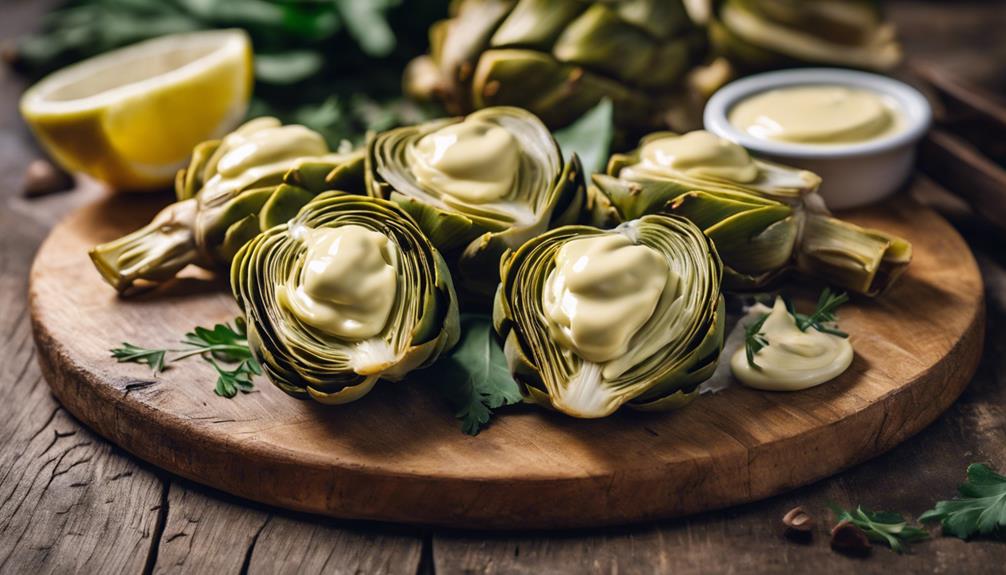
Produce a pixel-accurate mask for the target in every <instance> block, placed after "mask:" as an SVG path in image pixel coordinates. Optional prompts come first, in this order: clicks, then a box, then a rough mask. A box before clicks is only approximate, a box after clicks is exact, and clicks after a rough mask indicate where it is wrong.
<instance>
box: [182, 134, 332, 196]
mask: <svg viewBox="0 0 1006 575" xmlns="http://www.w3.org/2000/svg"><path fill="white" fill-rule="evenodd" d="M328 153H329V149H328V144H327V143H325V139H324V138H322V137H321V134H319V133H317V132H315V131H313V130H310V129H308V128H305V127H304V126H300V125H296V124H290V125H287V126H284V125H282V124H281V123H280V121H279V120H277V119H276V118H257V119H255V120H252V121H250V122H248V123H246V124H244V125H243V126H241V127H240V128H238V129H237V130H235V131H234V132H231V133H230V134H228V135H227V136H225V137H224V139H223V141H222V142H221V143H220V147H219V148H218V149H217V151H216V152H215V153H214V158H215V159H216V166H215V171H216V174H214V175H213V176H212V177H211V178H210V179H209V180H207V181H206V183H205V184H204V185H203V189H202V191H201V193H200V201H201V202H203V203H204V204H207V203H208V204H212V203H213V202H214V200H215V199H217V198H230V197H231V196H232V195H233V194H234V193H235V192H237V191H238V190H241V189H244V188H246V187H247V186H249V185H251V184H253V183H255V182H256V181H258V180H259V179H261V178H262V177H264V176H266V175H268V174H271V173H276V172H285V171H286V170H287V169H289V168H292V167H293V166H294V165H295V164H296V163H297V161H299V160H301V159H303V158H304V157H305V156H324V155H326V154H328ZM211 168H212V166H211Z"/></svg>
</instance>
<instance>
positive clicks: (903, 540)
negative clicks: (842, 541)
mask: <svg viewBox="0 0 1006 575" xmlns="http://www.w3.org/2000/svg"><path fill="white" fill-rule="evenodd" d="M829 507H830V508H831V511H832V513H834V514H835V522H836V523H841V522H842V521H846V520H847V521H849V522H850V523H852V524H853V525H855V526H856V527H859V528H860V529H862V530H863V533H865V534H866V536H867V537H868V538H869V539H870V540H871V541H876V542H878V543H886V544H887V545H888V546H889V547H890V548H891V549H893V550H894V551H897V552H898V553H903V552H904V551H905V550H906V549H907V547H906V544H907V543H915V542H917V541H922V540H924V539H928V538H929V532H928V531H926V530H925V529H922V528H920V527H914V526H911V525H909V524H908V522H907V521H905V518H904V517H902V516H901V514H899V513H892V512H890V511H868V510H866V509H863V507H862V506H859V507H856V509H855V510H854V511H848V510H845V509H842V508H841V507H838V506H837V505H829Z"/></svg>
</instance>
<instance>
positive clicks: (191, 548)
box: [154, 481, 269, 575]
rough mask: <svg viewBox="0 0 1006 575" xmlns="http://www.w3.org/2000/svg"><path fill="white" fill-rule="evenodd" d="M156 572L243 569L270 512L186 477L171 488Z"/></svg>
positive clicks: (233, 571) (236, 570) (221, 572)
mask: <svg viewBox="0 0 1006 575" xmlns="http://www.w3.org/2000/svg"><path fill="white" fill-rule="evenodd" d="M167 502H168V505H167V521H166V523H165V526H164V533H163V535H162V536H161V540H160V545H159V547H158V550H157V558H156V563H155V565H154V573H194V572H201V573H214V574H216V575H225V574H228V573H240V572H241V570H242V568H243V567H244V564H245V561H246V557H247V555H248V553H250V550H251V548H252V546H253V545H254V544H255V539H256V537H258V534H259V533H260V532H261V531H262V528H263V527H265V525H266V522H267V521H268V520H269V514H268V513H267V512H264V511H261V510H259V509H256V508H253V507H248V506H246V505H242V503H241V502H240V501H234V500H231V501H226V500H222V499H220V498H219V497H218V496H216V494H208V493H206V492H204V490H202V489H200V488H198V487H196V486H191V485H189V484H188V483H185V482H181V481H173V482H172V483H171V487H170V488H169V490H168V499H167Z"/></svg>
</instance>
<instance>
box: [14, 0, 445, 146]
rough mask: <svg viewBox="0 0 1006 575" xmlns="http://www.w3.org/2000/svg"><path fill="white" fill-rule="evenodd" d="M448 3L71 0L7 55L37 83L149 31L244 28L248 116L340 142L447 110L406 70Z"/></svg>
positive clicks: (387, 0)
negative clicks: (251, 90)
mask: <svg viewBox="0 0 1006 575" xmlns="http://www.w3.org/2000/svg"><path fill="white" fill-rule="evenodd" d="M448 4H449V2H448V0H420V1H415V0H410V1H408V2H406V1H404V0H226V1H220V0H72V1H70V2H68V3H67V4H65V5H64V6H63V7H62V8H59V9H57V10H54V11H53V12H51V13H49V14H48V15H47V16H46V18H45V21H44V23H43V25H42V28H41V30H40V31H39V32H38V33H36V34H33V35H28V36H24V37H22V38H20V39H18V40H17V42H16V44H15V45H14V47H13V49H12V50H8V51H7V52H6V53H5V58H6V59H7V60H8V62H9V63H10V64H11V65H12V66H13V67H14V68H15V69H17V70H18V71H19V72H21V73H22V74H24V75H26V76H27V77H28V78H29V79H31V80H35V79H38V78H40V77H42V76H44V75H45V74H47V73H49V72H51V71H53V70H56V69H59V68H61V67H63V66H66V65H68V64H71V63H73V62H77V61H79V60H83V59H85V58H87V57H90V56H93V55H96V54H100V53H102V52H107V51H108V50H112V49H114V48H118V47H121V46H125V45H128V44H132V43H134V42H138V41H141V40H146V39H148V38H153V37H156V36H162V35H165V34H172V33H177V32H190V31H194V30H203V29H211V28H231V27H233V28H243V29H245V30H247V31H248V33H249V34H250V35H251V38H252V43H253V46H254V50H255V79H256V85H255V96H254V99H253V101H252V105H251V108H250V110H249V116H260V115H266V114H268V115H274V116H277V117H279V118H280V119H282V120H284V121H285V122H296V123H301V124H305V125H308V126H310V127H312V128H314V129H315V130H318V131H319V132H321V133H322V134H324V135H325V137H326V138H327V139H328V140H329V143H330V144H331V145H333V146H335V145H337V144H338V143H339V142H340V140H342V139H346V138H349V139H352V140H355V141H356V142H357V143H358V142H359V140H360V139H362V137H363V135H364V134H365V133H366V131H367V130H383V129H386V128H388V127H391V126H393V125H397V124H402V123H413V122H417V121H421V120H423V119H426V118H428V117H431V116H434V115H438V114H439V110H438V109H436V108H435V107H434V106H432V105H429V104H427V105H419V104H416V103H413V102H410V101H408V100H406V99H404V98H403V97H402V95H401V74H402V69H403V68H404V67H405V65H406V64H407V63H408V61H409V59H410V58H412V57H414V56H415V55H416V54H421V53H423V52H424V51H426V49H427V46H428V41H427V30H428V28H429V27H430V25H431V24H432V23H433V22H434V21H436V20H438V19H441V18H444V17H446V16H447V11H448Z"/></svg>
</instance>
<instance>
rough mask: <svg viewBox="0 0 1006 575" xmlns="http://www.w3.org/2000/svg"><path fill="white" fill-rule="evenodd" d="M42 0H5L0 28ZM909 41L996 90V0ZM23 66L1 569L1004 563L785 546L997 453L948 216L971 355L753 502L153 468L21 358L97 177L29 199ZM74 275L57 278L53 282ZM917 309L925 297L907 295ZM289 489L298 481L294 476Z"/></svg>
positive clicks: (907, 24) (10, 31) (823, 542)
mask: <svg viewBox="0 0 1006 575" xmlns="http://www.w3.org/2000/svg"><path fill="white" fill-rule="evenodd" d="M51 4H52V2H51V1H44V2H37V1H34V0H5V2H4V4H3V8H2V10H0V12H2V14H0V15H2V18H0V38H11V37H14V36H16V35H17V34H19V33H22V32H23V31H25V30H29V29H31V28H32V27H33V26H35V25H36V23H37V22H38V20H39V18H40V16H41V14H42V13H44V11H45V9H46V8H47V6H48V5H51ZM892 13H893V16H894V18H895V20H896V21H898V23H899V24H900V26H901V30H902V35H903V37H904V40H905V44H906V45H907V47H908V50H909V52H910V53H911V54H912V55H913V56H914V57H916V58H918V59H921V60H924V61H928V62H930V63H932V64H935V65H938V66H941V67H945V68H946V69H948V70H951V71H954V72H955V73H957V74H959V75H962V76H965V77H967V78H968V79H971V80H973V81H975V82H978V83H980V84H981V85H983V86H985V87H987V88H990V89H992V90H996V91H998V92H1000V93H1006V64H1004V63H1006V36H1004V35H1003V30H1006V4H1003V3H1002V2H951V1H949V0H945V1H944V2H918V1H915V2H908V1H899V2H893V3H892ZM22 89H23V85H22V83H21V81H20V80H19V79H18V78H17V77H14V76H13V75H12V74H11V73H10V72H9V71H8V70H6V69H3V68H0V198H2V200H0V201H2V207H0V446H2V448H0V573H4V572H12V573H13V572H25V573H28V572H30V573H41V572H57V573H62V572H84V573H118V572H127V573H139V572H144V573H147V572H153V571H157V572H168V571H180V572H213V573H216V574H224V573H235V572H241V573H244V572H253V573H279V572H290V573H294V572H296V573H312V572H330V573H404V574H414V573H536V574H537V573H555V572H560V573H584V572H612V573H614V572H618V573H654V572H674V573H735V572H742V573H762V572H786V573H804V572H808V573H809V572H817V573H866V572H877V573H879V572H891V571H892V570H893V572H930V571H931V572H951V573H984V572H1002V569H1003V564H1004V563H1006V545H1004V544H1003V543H998V542H993V541H977V542H971V543H964V542H962V541H959V540H957V539H952V538H942V537H938V536H937V537H936V538H935V539H934V540H932V541H930V542H926V543H922V544H918V545H916V546H915V547H914V549H913V552H912V553H911V554H909V555H904V556H898V555H896V554H894V553H892V552H890V551H888V550H886V549H882V548H878V549H875V550H874V552H873V554H872V556H871V557H869V558H866V559H851V558H848V557H845V556H842V555H837V554H835V553H833V552H832V551H831V550H830V549H829V548H828V545H827V533H826V531H825V527H823V526H819V528H818V532H817V533H816V534H815V539H814V542H813V543H812V544H810V545H800V544H794V543H791V542H788V541H787V540H786V539H784V538H783V537H782V536H781V534H780V529H779V519H780V517H781V516H782V515H783V514H784V513H785V512H786V510H788V509H790V508H791V507H793V506H795V505H803V506H805V507H806V508H807V509H809V510H811V511H812V512H815V513H816V514H817V515H818V516H820V517H821V518H822V519H823V518H824V517H825V516H826V514H825V512H824V509H825V505H826V503H827V502H828V501H835V502H838V503H840V504H845V505H850V504H858V503H862V504H864V505H866V506H869V507H874V508H881V509H890V510H896V511H901V512H905V513H907V514H909V515H910V516H912V517H915V516H917V515H918V514H919V513H921V512H922V511H924V510H925V509H927V508H928V507H929V506H930V505H931V503H932V502H933V501H934V500H936V499H938V498H946V497H949V496H950V495H952V494H953V493H954V489H955V487H956V485H957V484H958V483H959V482H960V481H961V479H962V476H963V471H964V468H965V467H966V466H967V464H968V463H970V462H974V461H986V462H989V463H991V464H993V465H995V466H997V467H998V468H999V469H1000V470H1001V469H1003V468H1006V408H1004V405H1006V250H1004V249H1003V248H1004V247H1006V242H1004V241H1003V240H1002V239H1001V238H996V237H995V236H992V235H990V234H988V233H987V232H984V231H982V229H981V228H980V226H975V225H972V224H970V223H969V222H968V220H967V219H966V218H965V219H962V220H959V221H958V224H959V226H960V227H961V231H962V233H963V234H964V235H965V237H966V238H967V239H968V241H969V242H970V244H971V246H972V249H973V250H974V251H975V254H976V256H977V257H978V261H979V263H980V264H981V267H982V272H983V275H984V278H985V282H986V289H987V306H988V333H987V339H986V350H985V354H984V358H983V361H982V364H981V366H980V368H979V371H978V373H977V375H976V376H975V378H974V381H973V382H972V383H971V385H970V387H969V388H968V389H967V390H966V391H965V392H964V395H963V396H962V397H961V399H960V400H959V401H958V402H957V403H956V404H955V405H954V406H953V407H952V408H951V409H950V410H949V411H948V412H947V413H946V414H945V415H943V416H942V417H941V418H940V419H939V420H937V422H936V423H934V424H933V425H932V426H930V427H929V428H927V429H926V430H924V431H923V432H922V433H920V434H919V435H917V436H916V437H914V438H912V439H910V440H908V441H906V442H905V443H904V444H902V445H901V446H899V447H897V448H895V449H894V450H892V451H890V452H889V453H887V454H886V455H883V456H881V457H879V458H876V459H874V460H872V461H870V462H868V463H866V464H863V465H860V466H858V467H856V468H854V469H851V470H848V471H846V472H844V473H842V474H840V475H837V476H835V477H833V478H831V479H827V480H824V481H820V482H818V483H816V484H814V485H811V486H808V487H805V488H802V489H798V490H796V491H793V492H791V493H789V494H786V495H783V496H780V497H776V498H773V499H770V500H767V501H763V502H759V503H755V504H751V505H745V506H742V507H737V508H733V509H728V510H724V511H719V512H712V513H706V514H703V515H698V516H694V517H690V518H687V519H681V520H675V521H666V522H661V523H655V524H646V525H638V526H632V527H625V528H619V529H606V530H603V531H577V532H572V533H569V532H566V533H541V532H538V533H525V532H522V533H477V532H458V531H449V530H429V529H421V528H415V527H401V526H394V525H382V524H370V523H351V522H344V521H333V520H328V519H324V518H317V517H311V516H303V515H298V514H294V513H289V512H286V511H282V510H276V509H270V508H264V507H262V506H258V505H255V504H251V503H248V502H246V501H241V500H237V499H235V498H233V497H230V496H227V495H224V494H221V493H217V492H214V491H211V490H209V489H206V488H203V487H201V486H198V485H194V484H192V483H190V482H187V481H184V480H180V479H178V478H176V477H172V476H168V475H166V474H164V473H163V472H161V471H160V470H158V469H155V468H152V467H151V466H149V465H147V464H145V463H143V462H142V461H138V460H136V459H135V458H133V457H131V456H130V455H128V454H126V453H124V452H123V451H121V450H120V449H118V448H117V447H115V446H114V445H111V444H109V443H108V442H106V441H104V440H102V439H101V438H99V437H97V436H96V435H95V434H93V433H92V432H91V431H89V430H88V429H87V428H85V427H84V426H82V425H81V424H80V423H78V422H77V421H76V420H74V419H73V418H72V417H71V416H70V415H68V414H67V413H66V412H65V411H64V410H63V409H62V408H61V407H60V406H59V404H58V403H57V402H56V401H55V400H54V399H53V397H52V396H51V394H50V392H49V389H48V386H47V385H46V383H45V381H44V380H43V379H42V377H41V375H40V373H39V368H38V365H37V364H36V361H35V349H34V345H33V342H32V336H31V329H30V326H29V321H28V314H27V310H26V292H27V275H28V270H29V267H30V265H31V261H32V257H33V254H34V252H35V250H36V248H37V246H38V245H39V243H40V242H41V241H42V239H43V238H44V237H45V235H46V232H47V230H48V229H49V228H50V227H51V226H52V225H53V224H54V223H55V222H56V221H58V219H59V218H61V217H62V216H63V215H65V214H66V213H68V212H70V211H71V210H73V209H74V208H75V207H77V206H79V205H82V204H85V203H87V202H89V201H92V200H93V199H94V198H95V197H96V196H97V195H98V194H100V191H98V190H96V189H94V188H93V187H85V188H84V189H82V190H78V191H76V192H74V193H65V194H57V195H51V196H47V197H42V198H37V199H26V198H24V197H22V196H21V194H20V189H21V184H22V179H23V172H24V167H25V166H26V165H27V163H28V162H29V161H31V160H32V159H35V158H36V157H39V156H40V152H39V151H38V149H37V148H36V147H35V145H34V144H33V142H32V140H31V137H30V135H29V134H28V133H27V131H26V129H25V127H24V125H23V123H22V122H21V120H20V119H19V117H18V115H17V111H16V103H17V99H18V96H19V94H20V92H21V90H22ZM67 288H68V289H72V286H67ZM919 313H920V314H924V313H926V310H924V309H921V310H919ZM290 488H291V489H297V486H296V485H291V486H290Z"/></svg>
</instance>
